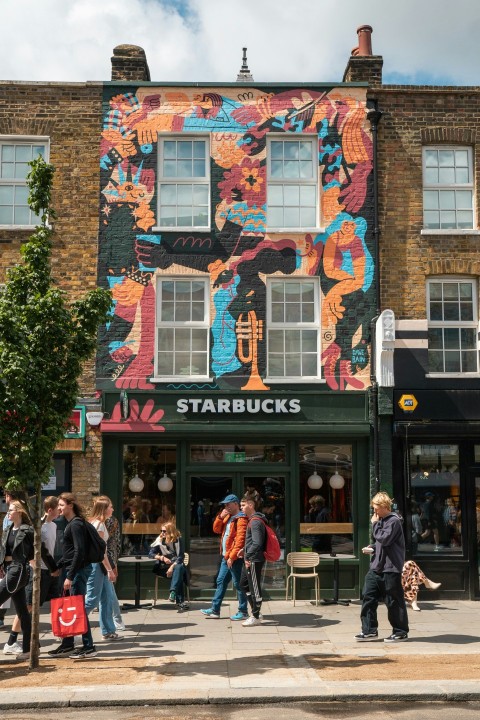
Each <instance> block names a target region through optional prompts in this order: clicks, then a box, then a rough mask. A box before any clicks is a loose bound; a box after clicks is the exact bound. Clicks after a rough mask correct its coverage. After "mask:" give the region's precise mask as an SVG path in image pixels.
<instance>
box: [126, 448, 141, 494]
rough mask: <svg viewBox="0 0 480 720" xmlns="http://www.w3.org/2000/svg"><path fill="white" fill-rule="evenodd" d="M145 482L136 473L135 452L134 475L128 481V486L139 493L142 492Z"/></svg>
mask: <svg viewBox="0 0 480 720" xmlns="http://www.w3.org/2000/svg"><path fill="white" fill-rule="evenodd" d="M144 485H145V483H144V482H143V480H142V478H141V477H139V475H138V470H137V455H136V454H135V475H134V476H133V477H132V479H131V480H130V482H129V483H128V487H129V489H130V490H131V492H133V493H140V492H142V490H143V488H144Z"/></svg>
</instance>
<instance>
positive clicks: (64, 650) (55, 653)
mask: <svg viewBox="0 0 480 720" xmlns="http://www.w3.org/2000/svg"><path fill="white" fill-rule="evenodd" d="M72 652H73V645H71V646H70V647H64V646H63V645H59V646H58V647H56V648H55V650H49V651H48V652H47V655H50V656H51V657H60V656H61V655H71V653H72Z"/></svg>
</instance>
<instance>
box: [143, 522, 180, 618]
mask: <svg viewBox="0 0 480 720" xmlns="http://www.w3.org/2000/svg"><path fill="white" fill-rule="evenodd" d="M184 556H185V546H184V542H183V538H182V535H181V533H180V531H179V530H178V529H177V528H176V526H175V523H173V522H168V523H164V524H162V526H161V529H160V535H159V536H158V537H157V538H156V539H155V540H154V541H153V543H152V544H151V546H150V552H149V557H150V558H153V559H155V560H156V563H155V565H154V566H153V568H152V572H153V573H155V575H160V577H164V578H167V579H168V578H170V594H169V596H168V599H169V600H170V602H171V603H176V604H177V607H178V609H179V610H180V611H181V610H187V609H188V604H187V603H185V601H184V600H185V598H184V585H185V582H186V580H187V572H186V568H185V564H184Z"/></svg>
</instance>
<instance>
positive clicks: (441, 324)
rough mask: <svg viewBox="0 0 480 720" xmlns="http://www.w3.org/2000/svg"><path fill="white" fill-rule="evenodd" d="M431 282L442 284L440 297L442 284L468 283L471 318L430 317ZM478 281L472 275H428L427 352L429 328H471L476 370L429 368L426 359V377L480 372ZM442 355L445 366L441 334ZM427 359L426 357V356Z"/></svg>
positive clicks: (475, 374) (443, 341)
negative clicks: (440, 318)
mask: <svg viewBox="0 0 480 720" xmlns="http://www.w3.org/2000/svg"><path fill="white" fill-rule="evenodd" d="M433 283H441V284H442V298H443V285H446V284H454V283H455V284H458V283H469V284H470V285H471V287H472V308H473V320H432V319H431V317H430V313H431V297H430V287H431V285H432V284H433ZM478 299H479V294H478V281H477V280H476V278H474V277H463V276H462V277H459V276H455V275H442V276H437V277H430V278H428V279H427V287H426V301H427V302H426V304H427V353H428V354H429V353H430V345H429V337H428V336H429V333H430V329H432V328H433V329H435V328H441V329H442V330H443V329H448V328H454V329H458V330H462V329H473V330H474V332H475V348H474V350H475V353H476V360H477V369H476V370H470V371H463V370H443V371H439V370H430V362H429V360H428V373H427V375H428V377H449V376H453V377H477V376H478V375H479V374H480V362H479V342H478V333H479V308H478ZM459 351H460V362H461V352H462V349H461V347H460V349H459ZM441 352H442V357H443V366H444V367H445V340H444V338H443V335H442V348H441ZM427 359H428V358H427Z"/></svg>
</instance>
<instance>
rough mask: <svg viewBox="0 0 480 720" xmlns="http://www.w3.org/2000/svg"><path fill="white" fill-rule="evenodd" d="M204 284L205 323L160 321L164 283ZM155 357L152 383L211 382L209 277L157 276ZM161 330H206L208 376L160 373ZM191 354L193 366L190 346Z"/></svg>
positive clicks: (195, 321) (190, 351)
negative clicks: (179, 381) (206, 380)
mask: <svg viewBox="0 0 480 720" xmlns="http://www.w3.org/2000/svg"><path fill="white" fill-rule="evenodd" d="M172 281H173V282H190V283H193V282H202V283H203V286H204V288H203V292H204V308H205V310H204V319H203V321H199V320H190V321H183V320H182V321H175V320H170V321H160V314H161V308H162V283H164V282H172ZM155 296H156V297H155V355H154V377H152V378H151V379H150V380H151V382H171V381H172V380H181V381H183V382H185V380H205V379H208V380H211V375H210V329H211V328H210V315H211V308H210V278H209V276H208V275H188V276H185V275H168V276H165V275H157V276H156V280H155ZM160 328H173V329H179V328H192V329H195V328H201V329H205V330H206V335H207V343H206V356H207V374H206V375H181V374H176V375H175V374H172V375H162V374H160V373H159V371H158V353H159V347H158V334H159V332H158V331H159V329H160ZM171 353H172V354H173V357H174V358H175V351H174V350H173V349H172V350H171ZM189 353H190V364H191V355H192V346H191V344H190V347H189Z"/></svg>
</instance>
